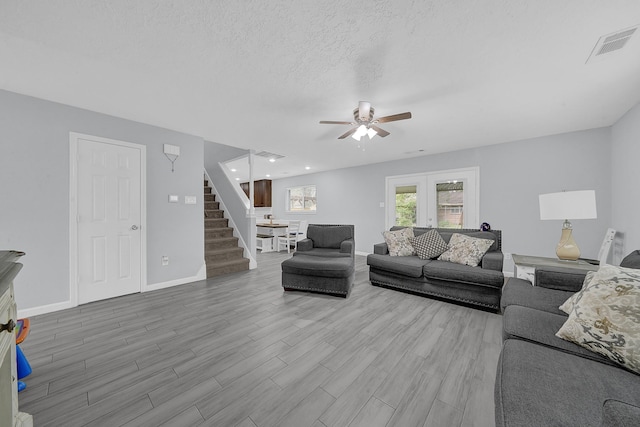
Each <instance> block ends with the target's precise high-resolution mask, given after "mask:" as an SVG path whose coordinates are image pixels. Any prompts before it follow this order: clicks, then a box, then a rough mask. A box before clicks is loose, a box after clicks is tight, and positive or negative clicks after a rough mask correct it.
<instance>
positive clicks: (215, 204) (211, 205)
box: [204, 202, 220, 210]
mask: <svg viewBox="0 0 640 427" xmlns="http://www.w3.org/2000/svg"><path fill="white" fill-rule="evenodd" d="M204 208H205V209H206V210H213V209H220V202H204Z"/></svg>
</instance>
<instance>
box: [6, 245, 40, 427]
mask: <svg viewBox="0 0 640 427" xmlns="http://www.w3.org/2000/svg"><path fill="white" fill-rule="evenodd" d="M23 255H24V252H17V251H0V426H14V427H15V426H24V427H27V426H32V425H33V419H32V418H31V415H29V414H25V413H24V412H19V411H18V372H17V367H16V334H15V332H14V328H15V327H16V321H17V312H16V302H15V299H14V295H13V279H14V278H15V277H16V276H17V275H18V273H19V272H20V269H22V264H20V263H17V262H16V260H17V259H18V258H20V257H21V256H23Z"/></svg>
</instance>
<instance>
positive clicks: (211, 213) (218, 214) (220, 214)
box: [204, 209, 224, 218]
mask: <svg viewBox="0 0 640 427" xmlns="http://www.w3.org/2000/svg"><path fill="white" fill-rule="evenodd" d="M204 217H205V218H224V211H221V210H220V209H205V210H204Z"/></svg>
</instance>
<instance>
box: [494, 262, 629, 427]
mask: <svg viewBox="0 0 640 427" xmlns="http://www.w3.org/2000/svg"><path fill="white" fill-rule="evenodd" d="M621 266H622V267H629V268H640V251H634V252H633V253H631V254H630V255H628V256H627V257H626V258H625V259H624V260H623V262H622V263H621ZM535 274H536V277H535V282H536V286H532V285H531V283H530V282H528V281H525V280H521V279H515V278H511V279H509V281H508V282H507V283H506V284H505V287H504V289H503V293H502V301H501V304H500V305H501V308H502V310H503V347H502V352H501V354H500V360H499V362H498V370H497V374H496V384H495V413H496V426H498V427H502V426H518V427H520V426H640V375H637V374H635V373H633V372H632V371H629V370H626V369H624V368H622V367H620V366H618V365H617V364H615V363H614V362H612V361H611V360H609V359H608V358H606V357H604V356H601V355H599V354H597V353H594V352H591V351H589V350H587V349H585V348H583V347H581V346H579V345H577V344H573V343H571V342H568V341H565V340H562V339H560V338H558V337H556V336H555V333H556V332H557V331H558V330H559V329H560V327H561V326H562V325H563V324H564V322H565V321H566V319H567V315H566V314H565V313H564V312H562V311H560V310H559V308H558V307H559V306H560V305H562V304H563V303H564V302H565V301H566V300H567V298H569V296H571V295H573V294H574V293H575V292H576V291H578V290H580V289H581V287H582V283H583V281H584V277H585V273H584V272H583V273H581V272H579V271H577V270H572V269H566V268H540V269H536V272H535Z"/></svg>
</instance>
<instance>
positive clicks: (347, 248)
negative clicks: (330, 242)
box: [340, 240, 355, 255]
mask: <svg viewBox="0 0 640 427" xmlns="http://www.w3.org/2000/svg"><path fill="white" fill-rule="evenodd" d="M354 250H355V248H354V247H353V240H345V241H343V242H342V243H340V253H342V254H352V255H353V252H354Z"/></svg>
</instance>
